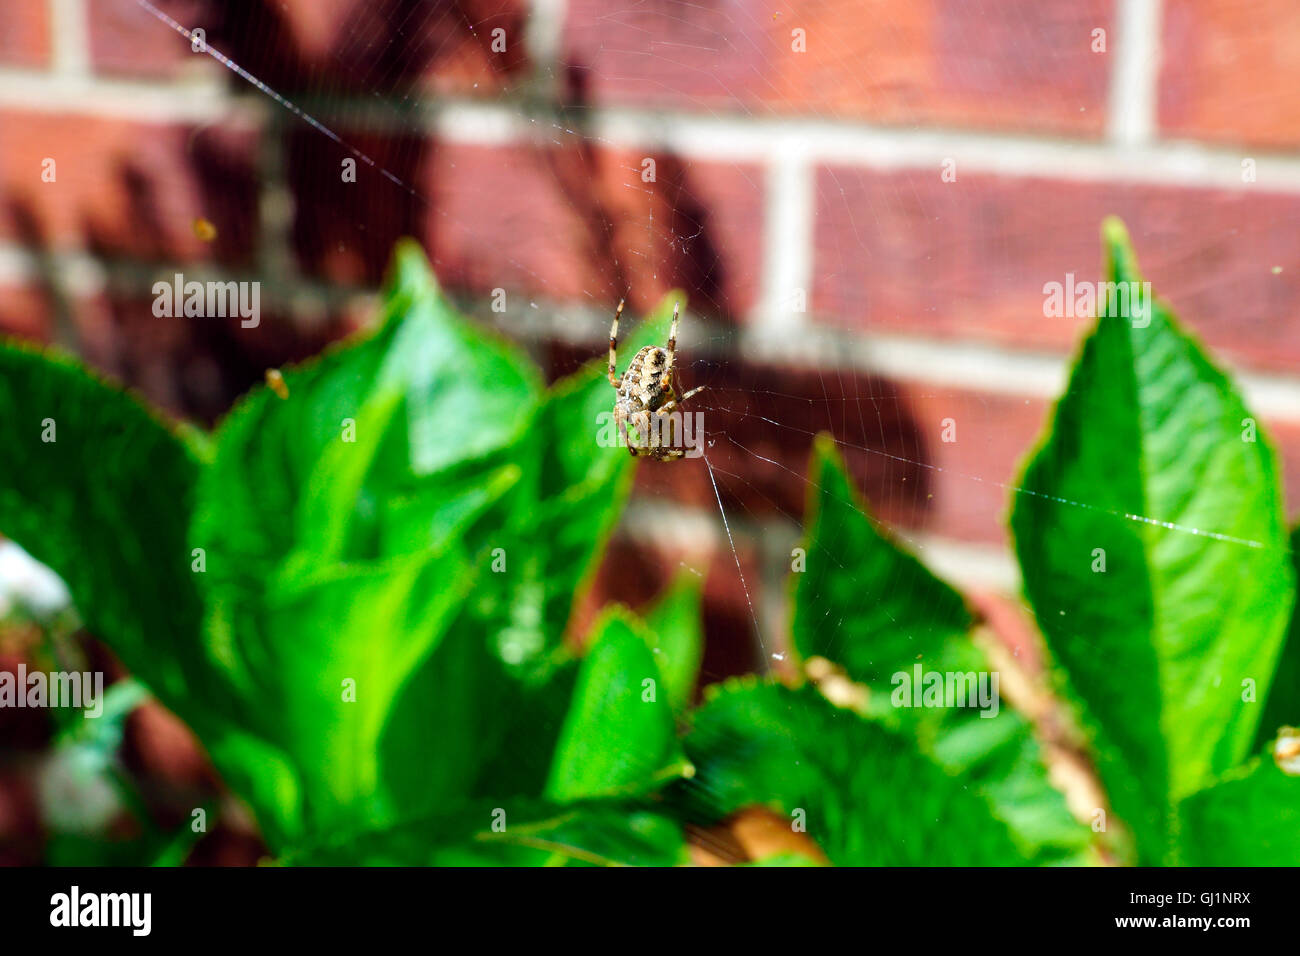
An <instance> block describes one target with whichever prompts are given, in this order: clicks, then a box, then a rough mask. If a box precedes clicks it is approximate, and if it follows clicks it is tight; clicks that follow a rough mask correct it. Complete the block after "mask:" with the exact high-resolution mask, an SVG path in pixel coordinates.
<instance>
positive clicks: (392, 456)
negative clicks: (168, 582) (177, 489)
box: [192, 245, 540, 827]
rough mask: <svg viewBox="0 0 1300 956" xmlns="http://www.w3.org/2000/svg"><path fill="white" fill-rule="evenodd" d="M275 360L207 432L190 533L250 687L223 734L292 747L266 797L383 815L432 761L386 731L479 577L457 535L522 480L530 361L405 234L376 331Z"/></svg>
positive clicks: (226, 661) (231, 662) (220, 628)
mask: <svg viewBox="0 0 1300 956" xmlns="http://www.w3.org/2000/svg"><path fill="white" fill-rule="evenodd" d="M282 374H283V377H284V380H285V383H286V385H287V387H288V389H289V397H288V398H287V399H285V400H282V399H280V398H278V397H276V396H275V395H274V394H273V393H271V392H270V391H268V390H266V389H259V390H256V391H254V392H253V393H252V394H250V395H249V396H248V397H247V398H246V399H245V400H244V401H243V403H242V404H241V405H240V406H239V407H238V408H237V409H236V410H235V411H234V412H233V413H232V414H231V416H230V417H229V418H228V419H227V420H226V421H225V422H224V423H223V425H222V427H221V428H220V430H219V431H218V433H217V436H216V447H215V452H214V456H213V460H212V463H211V465H210V466H209V468H208V469H207V471H206V473H205V474H204V476H203V480H202V482H201V485H200V500H201V507H200V509H199V512H198V516H197V518H196V521H195V523H194V528H193V532H192V540H193V542H194V544H195V545H196V546H197V547H202V548H204V549H205V550H206V554H207V571H206V573H205V574H204V575H202V576H201V577H202V579H203V580H202V583H203V585H204V589H203V593H204V598H205V603H206V604H207V607H208V618H207V630H206V633H207V636H208V640H209V641H210V642H211V645H212V646H213V648H214V650H215V653H216V657H217V659H219V660H220V661H221V662H222V664H223V666H224V667H225V668H226V672H227V674H228V675H229V678H230V680H231V681H232V682H234V683H235V684H236V686H237V687H238V688H239V689H240V692H241V696H242V698H243V701H244V728H245V730H246V731H247V732H248V735H239V734H231V735H228V738H227V739H226V740H223V741H221V742H220V743H221V746H228V747H231V748H233V749H234V750H235V751H236V752H240V753H244V752H249V749H250V748H252V749H253V750H256V749H258V745H256V744H253V743H252V741H251V740H250V739H249V736H251V737H253V738H257V739H259V740H260V741H262V742H263V743H264V744H267V745H270V746H271V747H272V748H275V749H278V750H279V751H281V752H282V753H283V754H284V755H285V756H286V757H287V764H286V762H285V761H284V760H280V761H273V762H272V764H273V766H276V767H278V768H279V769H280V772H279V773H278V774H277V776H276V777H275V778H274V780H273V781H266V782H264V784H265V785H264V786H263V787H262V788H261V789H260V790H259V791H258V792H257V793H258V798H259V799H260V800H263V801H269V802H270V805H271V806H272V807H276V808H278V810H277V812H281V813H287V812H289V811H290V809H291V808H292V807H294V806H300V807H301V808H302V812H304V813H305V814H306V817H305V820H306V823H305V824H304V825H306V826H323V825H329V826H335V827H337V826H342V825H345V824H346V823H347V821H348V820H349V819H366V820H368V821H370V822H372V823H373V822H376V821H379V822H382V821H384V820H386V819H392V818H396V817H397V816H400V815H404V814H407V813H409V812H410V811H411V810H412V809H414V808H413V807H409V806H405V805H404V803H403V801H404V800H405V799H406V798H408V797H410V796H411V795H412V794H418V793H419V792H420V791H419V786H418V784H416V783H412V777H413V776H415V775H417V774H420V773H421V772H426V773H427V771H426V770H425V769H424V765H423V764H422V763H421V761H420V760H419V759H418V755H417V754H416V753H415V752H413V751H411V750H407V751H406V752H404V753H395V752H393V749H392V748H393V743H392V741H393V740H395V739H403V740H404V742H405V743H407V744H408V745H411V746H414V745H416V744H417V743H418V742H417V741H412V740H410V739H409V738H388V743H385V728H386V727H387V725H388V722H389V720H390V719H391V717H392V714H393V709H394V707H395V705H396V703H397V701H398V700H399V698H401V697H402V694H403V690H404V688H406V686H407V683H408V681H409V680H410V679H411V678H412V676H413V675H415V674H417V673H418V672H419V670H420V667H421V665H422V664H423V663H424V662H425V660H426V658H427V657H428V656H429V655H430V654H431V653H432V652H433V651H434V649H435V648H436V647H437V646H438V643H439V641H440V640H441V639H442V637H443V636H444V634H445V633H446V632H447V630H448V628H449V626H450V625H451V623H452V621H454V620H456V619H457V618H458V615H459V614H460V605H461V602H462V600H463V598H464V597H465V595H466V594H467V593H468V591H469V589H470V587H471V586H472V584H473V581H474V579H475V574H476V572H477V570H478V566H479V562H478V556H477V555H476V554H474V553H471V552H467V551H466V550H465V548H464V547H463V542H462V538H463V533H464V532H465V531H466V530H467V529H468V528H470V527H473V526H474V525H475V524H476V523H478V522H480V521H482V520H485V515H487V514H488V513H490V512H492V511H493V509H495V508H497V507H498V506H499V504H500V502H501V501H502V500H504V499H505V498H506V497H508V496H509V494H510V493H511V492H512V489H513V488H514V487H515V486H516V485H517V484H518V481H519V477H520V473H519V469H518V468H517V467H515V466H513V465H511V464H510V463H508V462H507V461H505V457H506V456H508V454H509V453H510V452H511V450H512V449H513V448H514V446H515V445H516V444H517V443H518V442H519V441H520V440H521V439H522V438H523V436H524V435H525V433H526V429H527V427H528V424H529V422H530V420H531V418H532V414H533V408H534V406H535V404H536V401H537V398H538V396H539V393H540V386H539V383H538V376H537V373H536V370H535V369H534V368H533V367H532V366H531V364H529V363H527V362H526V361H525V360H524V359H522V357H520V356H518V355H517V354H516V353H515V352H514V351H513V350H512V349H510V348H508V347H507V346H504V345H502V344H500V343H499V342H497V341H496V340H495V339H493V338H492V337H490V336H487V335H485V334H482V333H480V332H478V331H476V330H475V329H474V328H473V327H471V326H470V325H469V324H468V323H466V322H464V321H463V320H462V319H460V317H458V316H457V315H456V314H455V313H454V311H453V310H452V309H451V307H450V305H449V304H448V303H447V301H446V300H445V299H444V298H443V297H442V295H441V293H440V292H439V291H438V289H437V286H436V283H435V281H434V279H433V277H432V275H431V274H430V273H429V271H428V267H427V264H426V263H425V262H424V260H423V257H422V255H421V254H420V253H419V251H418V249H417V248H416V247H414V246H412V245H402V246H400V247H399V249H398V251H397V254H396V258H395V262H394V267H393V270H392V277H391V279H390V282H389V284H388V287H387V289H386V291H385V319H384V321H383V322H382V323H381V325H380V326H379V328H378V329H376V330H375V331H374V332H373V333H371V334H370V335H368V336H363V337H359V338H358V339H355V340H353V341H351V342H348V343H345V344H343V345H341V346H339V347H336V348H334V349H332V350H330V351H328V352H327V353H326V354H325V355H323V356H322V357H320V358H319V359H318V360H316V361H313V362H310V363H308V364H306V365H304V366H301V367H298V368H288V369H285V370H283V372H282ZM458 532H460V533H458ZM468 543H470V544H472V542H468ZM345 682H346V683H345ZM443 689H444V688H443V687H434V686H427V685H421V687H420V688H419V689H417V690H416V691H415V693H417V694H418V693H421V692H423V693H426V694H439V693H441V692H442V691H443ZM352 692H354V693H355V699H354V700H353V699H352V698H351V696H350V693H352ZM218 749H219V750H220V749H221V748H220V747H218ZM286 774H287V775H286ZM293 777H296V778H297V779H296V782H295V781H294V780H293ZM290 819H292V816H291V817H290ZM284 825H285V826H286V827H288V826H289V825H290V824H289V823H287V822H286V823H285V824H284Z"/></svg>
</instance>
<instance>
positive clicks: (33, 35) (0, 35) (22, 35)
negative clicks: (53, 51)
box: [0, 0, 50, 66]
mask: <svg viewBox="0 0 1300 956" xmlns="http://www.w3.org/2000/svg"><path fill="white" fill-rule="evenodd" d="M49 6H50V5H49V0H8V2H6V3H5V4H3V5H2V6H0V63H5V64H13V65H16V66H46V65H47V64H48V63H49V62H50V15H49Z"/></svg>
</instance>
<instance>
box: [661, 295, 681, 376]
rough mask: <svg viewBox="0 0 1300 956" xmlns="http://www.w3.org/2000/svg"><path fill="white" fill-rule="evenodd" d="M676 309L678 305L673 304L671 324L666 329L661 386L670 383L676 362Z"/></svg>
mask: <svg viewBox="0 0 1300 956" xmlns="http://www.w3.org/2000/svg"><path fill="white" fill-rule="evenodd" d="M677 308H678V303H676V302H674V303H673V324H672V325H671V326H669V327H668V348H667V349H666V351H667V352H668V361H667V362H665V363H664V373H663V375H661V376H659V381H660V382H661V383H663V384H667V383H668V382H670V381H671V380H672V379H671V376H672V374H673V363H674V362H676V361H677Z"/></svg>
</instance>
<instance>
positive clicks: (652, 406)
mask: <svg viewBox="0 0 1300 956" xmlns="http://www.w3.org/2000/svg"><path fill="white" fill-rule="evenodd" d="M677 312H678V306H677V305H676V304H674V305H673V324H672V327H671V328H670V329H669V331H668V344H667V346H666V347H665V348H662V349H661V348H659V347H658V346H656V345H647V346H645V347H644V348H643V349H641V351H639V352H637V353H636V356H635V357H634V358H633V359H632V364H631V365H629V366H628V367H627V371H626V372H624V373H623V375H622V376H621V377H619V376H617V375H615V370H616V368H617V354H618V320H619V317H620V316H622V314H623V300H622V299H620V300H619V302H618V309H617V310H615V312H614V324H613V325H612V326H610V329H609V384H610V385H612V386H614V389H615V393H616V397H615V399H614V424H615V426H616V427H617V428H618V432H619V435H620V436H621V437H622V439H623V442H624V444H626V445H627V450H628V451H629V452H631V454H632V457H634V458H635V457H637V455H638V454H642V453H644V454H646V455H648V456H649V457H650V458H653V459H655V460H656V461H675V460H676V459H678V458H685V457H686V452H687V447H686V446H687V445H688V444H689V442H688V441H686V440H685V437H686V436H684V435H683V428H682V422H683V416H682V413H681V410H680V409H681V405H682V403H684V402H685V401H686V400H687V399H688V398H690V397H691V396H692V395H696V394H698V393H700V392H702V391H704V386H703V385H701V386H699V387H698V388H693V389H691V390H690V391H689V392H687V393H686V394H685V395H683V396H682V397H681V398H678V397H677V388H676V384H675V382H674V374H673V373H674V371H675V369H676V362H677ZM629 425H630V426H631V428H632V431H633V433H634V435H635V440H632V439H631V438H629V436H628V427H629Z"/></svg>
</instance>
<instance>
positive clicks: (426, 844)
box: [287, 799, 686, 866]
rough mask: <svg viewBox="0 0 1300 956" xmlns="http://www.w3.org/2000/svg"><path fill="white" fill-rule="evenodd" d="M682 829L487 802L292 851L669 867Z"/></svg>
mask: <svg viewBox="0 0 1300 956" xmlns="http://www.w3.org/2000/svg"><path fill="white" fill-rule="evenodd" d="M685 861H686V850H685V844H684V842H683V840H682V833H681V829H680V828H679V827H678V826H677V824H675V823H674V822H673V821H671V820H670V819H668V818H666V817H664V816H662V815H660V814H657V813H655V812H653V811H650V810H647V809H645V808H641V807H637V806H633V805H624V804H619V803H613V802H609V801H591V802H586V803H580V804H574V805H571V806H567V807H560V806H556V805H555V804H549V803H545V802H543V801H539V800H537V799H512V800H499V801H493V800H487V801H479V802H476V803H473V804H468V805H465V806H462V807H458V808H456V809H455V810H452V811H450V812H447V813H444V814H440V815H437V816H433V817H429V818H425V819H422V820H419V821H416V822H413V823H409V824H405V825H402V826H398V827H393V828H391V829H387V830H383V831H376V832H367V833H359V834H353V835H350V836H348V837H347V838H346V839H342V840H338V841H334V842H331V843H329V844H326V845H323V846H318V847H314V848H311V849H307V850H303V851H300V852H297V853H294V854H292V855H291V856H290V857H289V858H288V860H287V862H290V863H294V864H307V865H312V866H353V865H357V864H358V863H360V864H365V865H370V866H574V865H576V866H673V865H676V864H679V863H684V862H685Z"/></svg>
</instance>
